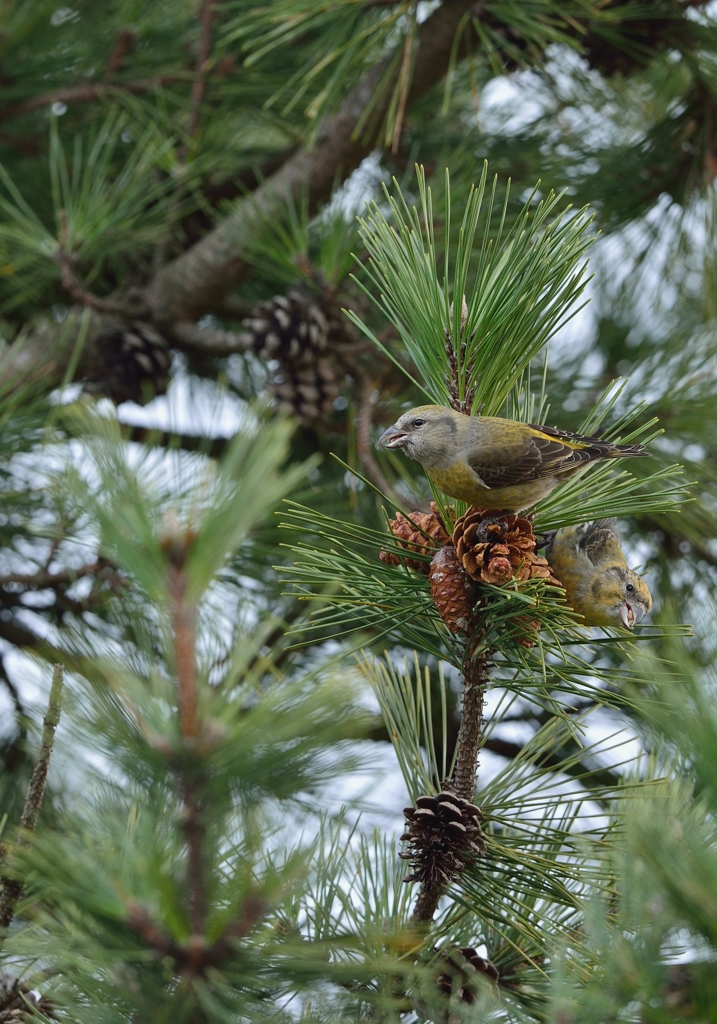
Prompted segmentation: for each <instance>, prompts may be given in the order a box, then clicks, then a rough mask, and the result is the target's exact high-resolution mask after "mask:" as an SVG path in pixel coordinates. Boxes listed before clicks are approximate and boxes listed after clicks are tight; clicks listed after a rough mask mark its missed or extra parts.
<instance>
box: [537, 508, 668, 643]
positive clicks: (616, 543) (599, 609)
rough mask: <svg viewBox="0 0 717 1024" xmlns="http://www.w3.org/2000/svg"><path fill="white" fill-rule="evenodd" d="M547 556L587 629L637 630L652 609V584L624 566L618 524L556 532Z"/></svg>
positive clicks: (585, 525) (606, 522)
mask: <svg viewBox="0 0 717 1024" xmlns="http://www.w3.org/2000/svg"><path fill="white" fill-rule="evenodd" d="M545 554H546V557H547V559H548V562H549V563H550V567H551V568H552V570H553V572H554V573H555V575H556V576H557V577H558V579H559V580H560V582H561V583H562V584H563V586H564V587H565V598H566V600H567V602H568V604H569V605H570V607H571V608H573V609H574V610H575V611H576V612H580V614H581V615H582V616H583V619H584V622H583V623H581V624H582V625H585V626H620V625H622V626H626V627H627V628H628V629H632V627H633V626H634V625H635V623H636V622H639V621H640V619H641V618H642V617H643V615H646V614H647V612H649V610H650V608H651V607H652V597H651V596H650V591H649V590H648V589H647V584H646V583H645V581H644V580H643V579H642V577H641V576H638V575H637V573H636V572H634V571H633V570H632V569H630V568H629V567H628V564H627V562H626V560H625V555H624V554H623V552H622V548H621V546H620V534H619V532H618V528H617V522H616V520H615V519H596V520H595V521H594V522H592V523H583V524H582V525H580V526H566V527H565V528H564V529H562V530H556V531H555V533H554V534H553V536H552V537H551V539H550V541H549V543H548V546H547V548H546V551H545Z"/></svg>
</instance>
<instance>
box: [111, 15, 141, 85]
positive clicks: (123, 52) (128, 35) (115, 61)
mask: <svg viewBox="0 0 717 1024" xmlns="http://www.w3.org/2000/svg"><path fill="white" fill-rule="evenodd" d="M136 42H137V33H136V32H135V31H134V30H133V29H131V28H129V27H127V28H123V29H122V31H121V32H120V34H119V35H118V36H117V40H116V42H115V45H114V48H113V50H112V53H111V54H110V59H109V60H108V61H107V71H106V72H105V82H109V81H110V79H111V78H113V77H114V75H116V74H117V72H118V71H119V70H121V68H122V64H123V63H124V59H125V57H126V56H127V54H128V53H129V51H130V50H131V48H132V47H133V46H134V45H135V43H136Z"/></svg>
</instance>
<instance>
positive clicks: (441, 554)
mask: <svg viewBox="0 0 717 1024" xmlns="http://www.w3.org/2000/svg"><path fill="white" fill-rule="evenodd" d="M428 579H429V582H430V584H431V595H432V597H433V600H434V602H435V605H436V608H437V609H438V614H439V615H440V616H441V618H442V619H443V621H444V622H445V624H446V625H447V626H448V628H449V629H450V631H451V633H456V634H458V633H467V632H468V631H469V629H470V624H471V619H472V618H473V608H474V606H475V597H474V595H473V593H472V589H473V588H472V585H471V581H470V580H469V579H468V577H467V576H466V573H465V570H464V569H463V566H462V565H461V563H460V562H459V561H458V556H457V554H456V549H455V548H454V547H453V546H452V545H447V546H446V547H444V548H441V550H440V551H437V552H436V554H435V555H434V556H433V558H432V560H431V564H430V571H429V573H428Z"/></svg>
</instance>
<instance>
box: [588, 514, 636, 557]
mask: <svg viewBox="0 0 717 1024" xmlns="http://www.w3.org/2000/svg"><path fill="white" fill-rule="evenodd" d="M579 529H580V531H581V534H582V536H581V537H580V540H579V541H578V548H579V549H580V550H581V551H583V552H584V553H585V555H586V556H587V558H589V559H590V561H591V562H592V564H593V565H599V564H600V563H601V562H604V561H605V560H606V559H611V560H614V559H616V558H617V559H618V561H620V562H623V563H624V561H625V557H624V555H623V553H622V548H621V547H620V531H619V530H618V528H617V519H614V518H613V519H595V520H594V521H593V522H592V523H585V525H584V526H582V527H579Z"/></svg>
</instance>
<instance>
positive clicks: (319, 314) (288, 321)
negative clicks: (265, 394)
mask: <svg viewBox="0 0 717 1024" xmlns="http://www.w3.org/2000/svg"><path fill="white" fill-rule="evenodd" d="M243 324H244V327H245V328H246V329H247V330H248V331H249V332H250V334H251V335H252V336H253V341H252V346H251V347H252V349H253V350H254V352H255V353H256V354H257V355H258V356H259V358H260V359H262V360H263V361H265V362H270V361H272V360H273V361H275V362H276V363H277V364H278V369H277V370H276V372H275V374H274V376H273V377H272V379H271V381H270V384H269V387H270V389H271V391H272V392H273V393H274V396H275V397H276V399H277V404H278V406H279V408H280V409H283V410H284V411H286V412H289V413H291V414H292V415H294V416H297V417H298V419H299V420H300V421H301V422H302V423H310V422H311V421H312V420H316V419H319V418H320V417H321V416H323V415H326V414H327V413H329V412H331V410H332V409H333V404H334V400H335V399H336V398H337V397H338V394H339V386H338V377H339V374H340V372H341V371H340V370H339V368H338V366H337V364H336V361H335V359H334V358H333V352H334V346H333V344H330V342H331V337H330V336H331V323H330V321H329V319H328V318H327V316H326V313H325V311H324V310H323V309H322V306H321V305H320V303H319V299H318V296H316V295H314V294H313V293H312V292H310V291H309V290H307V289H304V288H289V290H288V291H287V292H286V294H285V295H275V296H274V298H273V299H270V300H269V301H268V302H261V303H259V305H258V306H256V307H255V309H254V311H253V314H252V316H250V317H247V319H246V320H244V321H243Z"/></svg>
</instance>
